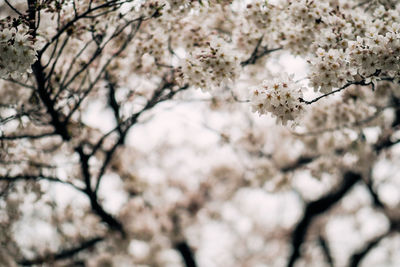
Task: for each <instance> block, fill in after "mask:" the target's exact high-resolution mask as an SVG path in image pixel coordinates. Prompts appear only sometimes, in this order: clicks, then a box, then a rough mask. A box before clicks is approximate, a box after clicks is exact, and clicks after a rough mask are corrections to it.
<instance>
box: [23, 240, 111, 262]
mask: <svg viewBox="0 0 400 267" xmlns="http://www.w3.org/2000/svg"><path fill="white" fill-rule="evenodd" d="M103 240H104V237H95V238H92V239H88V240H86V241H83V242H82V243H81V244H80V245H78V246H76V247H72V248H68V249H63V250H60V251H59V252H57V253H56V254H48V255H45V256H41V257H38V258H36V259H32V260H28V259H22V260H20V261H18V264H20V265H24V266H29V265H33V264H44V263H49V262H50V263H51V262H54V261H58V260H63V259H68V258H70V257H72V256H74V255H75V254H77V253H79V252H81V251H83V250H86V249H89V248H92V247H94V246H95V245H96V244H97V243H99V242H101V241H103Z"/></svg>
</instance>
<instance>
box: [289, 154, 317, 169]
mask: <svg viewBox="0 0 400 267" xmlns="http://www.w3.org/2000/svg"><path fill="white" fill-rule="evenodd" d="M316 158H317V157H309V156H301V157H299V158H298V159H297V160H296V161H295V162H294V163H292V164H290V165H288V166H285V167H283V168H281V171H282V172H290V171H294V170H296V169H297V168H300V167H302V166H304V165H307V164H308V163H310V162H312V161H313V160H314V159H316Z"/></svg>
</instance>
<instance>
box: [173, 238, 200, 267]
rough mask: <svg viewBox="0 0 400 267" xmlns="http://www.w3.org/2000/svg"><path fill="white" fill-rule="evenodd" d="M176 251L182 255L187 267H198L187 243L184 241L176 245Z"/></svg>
mask: <svg viewBox="0 0 400 267" xmlns="http://www.w3.org/2000/svg"><path fill="white" fill-rule="evenodd" d="M175 249H176V250H178V252H179V253H180V254H181V256H182V258H183V261H184V263H185V266H186V267H196V266H197V264H196V261H195V258H194V253H193V251H192V249H191V248H190V247H189V245H188V244H187V242H185V241H182V242H178V243H176V244H175Z"/></svg>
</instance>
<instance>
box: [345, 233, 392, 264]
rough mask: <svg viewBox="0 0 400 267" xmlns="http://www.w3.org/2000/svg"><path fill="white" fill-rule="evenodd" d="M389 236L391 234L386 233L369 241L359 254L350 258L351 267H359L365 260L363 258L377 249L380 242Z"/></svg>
mask: <svg viewBox="0 0 400 267" xmlns="http://www.w3.org/2000/svg"><path fill="white" fill-rule="evenodd" d="M388 234H389V232H386V233H384V234H382V235H380V236H378V237H376V238H374V239H372V240H371V241H369V242H368V243H367V244H366V245H365V246H364V247H363V248H362V249H360V250H359V251H358V252H356V253H355V254H353V255H352V256H351V258H350V264H349V266H350V267H357V266H358V265H359V264H360V262H361V261H362V260H363V258H364V257H365V256H366V255H367V254H368V253H369V252H370V251H371V250H372V249H373V248H374V247H376V245H378V244H379V242H381V240H382V239H384V238H385V237H386V236H387V235H388Z"/></svg>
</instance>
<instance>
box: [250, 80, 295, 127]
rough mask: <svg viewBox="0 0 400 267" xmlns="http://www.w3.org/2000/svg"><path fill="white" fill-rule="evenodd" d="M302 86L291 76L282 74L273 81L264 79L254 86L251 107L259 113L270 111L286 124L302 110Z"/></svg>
mask: <svg viewBox="0 0 400 267" xmlns="http://www.w3.org/2000/svg"><path fill="white" fill-rule="evenodd" d="M302 90H303V88H299V86H298V85H296V84H295V82H294V81H293V77H292V76H287V75H284V76H283V77H281V78H279V79H274V80H273V81H269V80H264V81H263V83H262V85H261V86H258V87H256V88H254V90H253V95H252V100H251V103H252V108H253V111H254V112H258V113H260V114H266V113H272V114H273V115H274V116H275V117H276V118H277V121H280V122H282V124H284V125H286V124H287V122H288V121H293V120H295V119H296V118H297V117H298V116H299V115H300V114H301V113H302V111H303V106H302V103H301V102H300V99H301V98H302V96H303V94H302Z"/></svg>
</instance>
